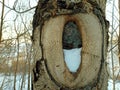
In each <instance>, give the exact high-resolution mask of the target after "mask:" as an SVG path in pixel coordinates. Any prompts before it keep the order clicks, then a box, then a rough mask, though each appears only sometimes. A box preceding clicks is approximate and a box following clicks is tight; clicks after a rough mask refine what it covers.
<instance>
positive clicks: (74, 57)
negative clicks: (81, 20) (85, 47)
mask: <svg viewBox="0 0 120 90" xmlns="http://www.w3.org/2000/svg"><path fill="white" fill-rule="evenodd" d="M62 45H63V54H64V60H65V63H66V66H67V68H68V69H69V71H70V72H72V73H73V74H75V73H76V72H77V71H78V70H79V68H80V64H81V47H82V38H81V34H80V31H79V28H78V26H77V24H76V23H75V22H74V21H69V22H67V23H66V24H65V26H64V30H63V36H62Z"/></svg>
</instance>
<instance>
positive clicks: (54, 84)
mask: <svg viewBox="0 0 120 90" xmlns="http://www.w3.org/2000/svg"><path fill="white" fill-rule="evenodd" d="M105 3H106V0H103V1H101V0H96V1H95V0H78V1H76V2H75V1H69V0H65V1H64V0H61V1H59V0H57V1H56V0H43V1H41V0H39V2H38V5H37V7H36V11H35V14H34V19H33V36H32V40H33V50H34V67H33V74H32V89H33V90H107V82H108V75H107V72H106V67H107V66H106V52H107V44H108V34H107V32H108V26H109V25H108V21H106V19H105V6H106V5H105ZM69 21H74V22H75V23H76V24H77V26H78V28H79V32H80V33H81V36H82V54H81V57H82V58H81V59H82V63H81V65H80V67H79V69H78V71H77V72H76V73H75V74H72V73H71V72H69V70H68V69H67V67H66V65H65V62H64V55H63V49H62V44H63V43H62V35H63V30H64V26H65V24H66V23H67V22H69Z"/></svg>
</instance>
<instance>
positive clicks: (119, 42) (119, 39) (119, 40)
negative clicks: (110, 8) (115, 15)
mask: <svg viewBox="0 0 120 90" xmlns="http://www.w3.org/2000/svg"><path fill="white" fill-rule="evenodd" d="M118 5H119V6H118V8H119V38H118V50H119V65H120V0H118Z"/></svg>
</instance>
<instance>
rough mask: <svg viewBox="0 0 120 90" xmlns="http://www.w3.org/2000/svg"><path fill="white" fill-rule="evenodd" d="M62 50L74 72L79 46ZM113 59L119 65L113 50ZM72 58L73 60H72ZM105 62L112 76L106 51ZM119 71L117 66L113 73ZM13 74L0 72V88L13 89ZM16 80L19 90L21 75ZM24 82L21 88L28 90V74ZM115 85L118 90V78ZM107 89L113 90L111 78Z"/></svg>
mask: <svg viewBox="0 0 120 90" xmlns="http://www.w3.org/2000/svg"><path fill="white" fill-rule="evenodd" d="M63 51H64V55H65V62H66V65H67V66H68V68H69V70H70V71H71V72H76V71H77V69H78V68H79V66H80V63H81V56H80V55H81V48H76V49H71V50H63ZM113 59H114V63H115V64H114V65H115V66H119V65H118V60H119V59H118V57H117V55H116V53H114V52H113ZM73 60H74V62H73ZM107 63H108V73H109V75H110V76H111V77H112V70H111V69H112V65H111V53H110V52H109V53H108V57H107ZM118 71H119V67H118V68H117V69H116V70H115V74H116V75H117V74H118ZM4 79H5V80H4ZM13 80H14V76H13V75H9V76H7V75H4V74H0V86H1V85H2V82H3V81H4V85H3V87H2V89H0V90H13V86H14V84H13V83H14V81H13ZM16 80H17V82H16V90H20V87H21V82H22V75H17V78H16ZM24 80H25V81H24V83H23V88H22V90H28V75H25V78H24ZM115 86H116V89H115V90H120V80H116V82H115ZM108 90H113V80H112V79H109V80H108Z"/></svg>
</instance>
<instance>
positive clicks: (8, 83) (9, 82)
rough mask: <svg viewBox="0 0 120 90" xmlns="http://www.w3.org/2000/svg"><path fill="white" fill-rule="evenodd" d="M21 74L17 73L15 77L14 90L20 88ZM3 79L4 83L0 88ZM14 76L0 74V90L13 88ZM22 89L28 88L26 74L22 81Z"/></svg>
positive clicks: (11, 89)
mask: <svg viewBox="0 0 120 90" xmlns="http://www.w3.org/2000/svg"><path fill="white" fill-rule="evenodd" d="M21 76H22V75H17V77H16V90H20V89H21V82H22V77H21ZM3 81H4V84H3V86H2V88H1V85H2V83H3ZM13 83H14V76H13V75H9V76H8V75H4V74H0V90H14V89H13V86H14V84H13ZM22 90H28V75H25V77H24V82H23V88H22Z"/></svg>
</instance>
